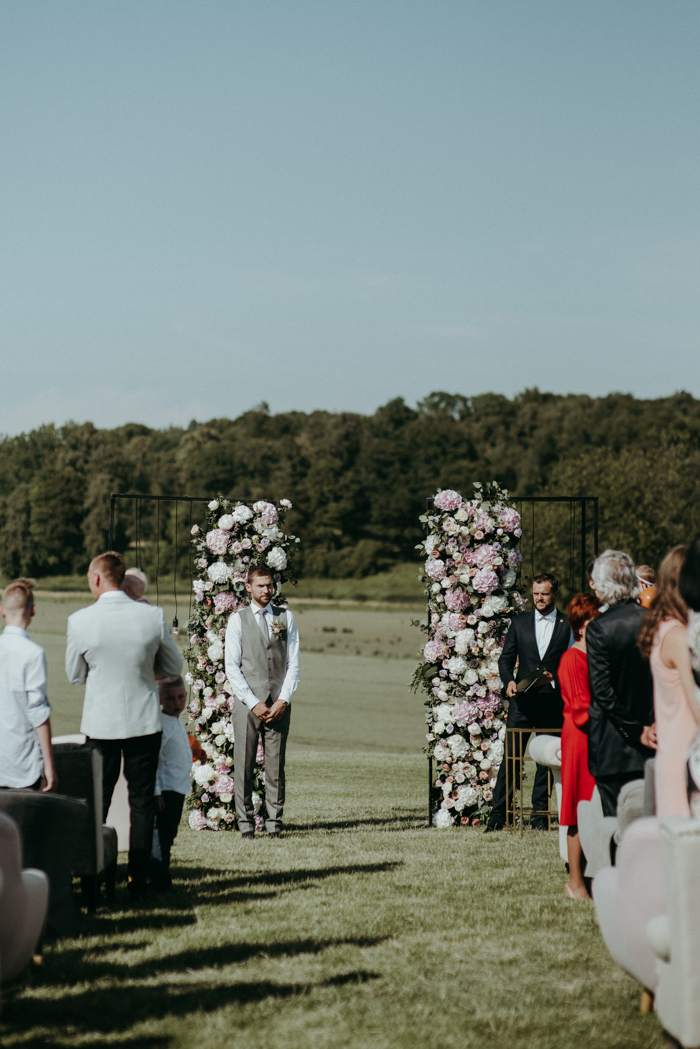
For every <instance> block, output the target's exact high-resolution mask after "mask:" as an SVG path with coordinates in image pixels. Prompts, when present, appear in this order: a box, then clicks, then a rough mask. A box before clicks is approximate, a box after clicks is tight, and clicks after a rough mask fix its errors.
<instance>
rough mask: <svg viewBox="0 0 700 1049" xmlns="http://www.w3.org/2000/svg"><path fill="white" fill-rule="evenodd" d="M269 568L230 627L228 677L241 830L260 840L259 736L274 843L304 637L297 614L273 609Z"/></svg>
mask: <svg viewBox="0 0 700 1049" xmlns="http://www.w3.org/2000/svg"><path fill="white" fill-rule="evenodd" d="M274 589H275V587H274V583H273V581H272V576H271V574H270V570H269V568H266V567H265V566H264V565H257V566H255V567H254V568H251V570H250V572H249V573H248V582H247V583H246V590H247V591H248V593H249V594H250V604H249V605H248V606H247V607H246V608H242V609H241V610H240V612H235V613H234V614H233V615H232V616H231V617H230V618H229V621H228V626H227V627H226V656H225V659H226V676H227V677H228V680H229V682H230V684H231V686H232V688H233V691H234V693H235V696H236V702H235V704H234V707H233V733H234V742H233V782H234V794H235V798H236V816H237V817H238V829H239V830H240V832H241V837H243V838H253V837H255V814H254V811H253V797H252V795H253V778H254V775H255V755H256V752H257V749H258V734H260V735H262V740H263V747H264V749H265V799H266V804H267V819H266V821H265V829H266V831H267V835H268V837H269V838H279V836H280V820H281V819H282V811H283V809H284V787H285V777H284V759H285V752H286V748H287V735H288V733H289V717H290V701H291V698H292V695H293V693H294V692H295V691H296V689H297V686H298V684H299V632H298V630H297V625H296V622H295V619H294V616H293V615H292V613H291V612H290V611H289V610H288V609H285V608H277V607H275V606H273V605H272V604H271V601H272V595H273V593H274Z"/></svg>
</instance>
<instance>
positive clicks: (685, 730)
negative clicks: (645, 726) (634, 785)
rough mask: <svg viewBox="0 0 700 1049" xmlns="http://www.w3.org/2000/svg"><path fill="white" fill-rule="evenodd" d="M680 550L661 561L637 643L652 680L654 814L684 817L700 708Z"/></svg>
mask: <svg viewBox="0 0 700 1049" xmlns="http://www.w3.org/2000/svg"><path fill="white" fill-rule="evenodd" d="M686 551H687V547H685V546H676V547H674V548H673V550H671V552H670V553H668V554H667V555H666V557H665V558H664V559H663V561H662V562H661V567H660V568H659V581H658V585H657V589H656V597H655V598H654V603H653V604H652V606H651V608H650V609H649V611H648V612H647V614H646V616H645V617H644V621H643V622H642V629H641V630H640V632H639V640H638V642H637V643H638V645H639V648H640V650H641V652H642V655H645V656H648V657H649V662H650V664H651V673H652V677H653V679H654V715H655V717H656V736H657V739H658V747H657V751H656V761H655V762H654V785H655V790H656V814H657V816H690V808H689V805H688V788H687V780H686V754H687V751H688V747H689V746H690V744H691V743H692V742H693V738H694V736H695V732H696V730H697V727H698V724H700V707H698V703H697V700H696V698H695V685H694V682H693V671H692V668H691V664H690V651H689V649H688V635H687V622H688V606H687V605H686V603H685V601H684V600H683V598H682V597H681V594H680V591H679V589H678V581H679V578H680V574H681V568H682V567H683V562H684V560H685V555H686Z"/></svg>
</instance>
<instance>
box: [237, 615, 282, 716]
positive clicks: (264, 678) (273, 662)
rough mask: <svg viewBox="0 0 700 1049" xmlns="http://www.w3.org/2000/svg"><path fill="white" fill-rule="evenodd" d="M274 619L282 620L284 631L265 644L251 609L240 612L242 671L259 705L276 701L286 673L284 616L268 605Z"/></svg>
mask: <svg viewBox="0 0 700 1049" xmlns="http://www.w3.org/2000/svg"><path fill="white" fill-rule="evenodd" d="M270 609H271V610H272V614H273V615H274V617H275V619H281V620H282V621H283V623H284V630H283V631H282V634H281V636H279V637H275V635H274V634H272V636H271V637H270V640H269V641H265V638H264V637H263V632H262V630H261V629H260V627H259V626H258V624H257V622H256V618H255V614H254V613H253V612H252V611H251V609H250V606H249V605H248V606H246V608H243V609H241V611H240V612H239V613H238V614H239V616H240V617H241V671H242V672H243V677H244V678H245V679H246V681H247V682H248V684H249V685H250V687H251V688H252V690H253V692H254V693H255V695H256V696H257V697H258V699H259V700H260V702H261V703H264V702H265V700H266V699H267V698H268V696H270V697H271V698H272V699H273V700H275V699H279V694H280V692H281V691H282V685H283V684H284V678H285V675H286V673H287V616H286V614H285V611H284V609H283V608H275V607H274V606H273V605H270Z"/></svg>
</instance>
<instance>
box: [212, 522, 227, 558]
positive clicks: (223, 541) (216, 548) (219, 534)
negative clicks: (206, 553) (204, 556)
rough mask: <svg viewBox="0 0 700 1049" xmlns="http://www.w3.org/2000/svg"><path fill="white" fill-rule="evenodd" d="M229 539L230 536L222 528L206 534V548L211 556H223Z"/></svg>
mask: <svg viewBox="0 0 700 1049" xmlns="http://www.w3.org/2000/svg"><path fill="white" fill-rule="evenodd" d="M230 538H231V536H230V534H229V533H228V532H225V531H224V529H223V528H214V529H212V531H211V532H207V546H208V547H209V549H210V550H211V552H212V553H213V554H225V553H226V549H227V547H228V543H229V539H230Z"/></svg>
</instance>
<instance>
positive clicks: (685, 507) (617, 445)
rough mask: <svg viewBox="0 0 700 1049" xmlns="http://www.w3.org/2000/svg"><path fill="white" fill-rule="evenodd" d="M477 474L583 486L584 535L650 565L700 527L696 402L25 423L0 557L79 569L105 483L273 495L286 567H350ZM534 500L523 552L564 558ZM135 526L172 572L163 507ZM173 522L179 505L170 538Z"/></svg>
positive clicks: (129, 537)
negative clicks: (108, 426)
mask: <svg viewBox="0 0 700 1049" xmlns="http://www.w3.org/2000/svg"><path fill="white" fill-rule="evenodd" d="M491 479H495V480H498V481H500V482H501V483H502V484H504V485H505V487H506V488H508V489H509V491H510V492H511V493H513V494H517V495H534V494H566V495H578V494H586V495H598V496H599V497H600V509H601V520H600V526H601V543H602V544H603V545H615V546H619V547H622V548H624V549H627V550H629V551H630V553H632V554H633V556H634V557H635V558H637V559H638V560H645V561H649V562H651V563H658V561H659V559H660V557H661V556H663V554H664V553H665V551H666V550H667V549H668V547H669V546H671V545H672V544H673V543H675V542H678V541H681V540H684V539H688V538H689V537H692V536H693V535H694V534H696V533H698V532H700V498H699V496H700V401H698V400H696V399H695V398H693V397H692V396H691V395H690V394H687V393H679V394H676V395H675V396H673V397H666V398H660V399H658V400H647V401H642V400H636V399H635V398H633V397H631V396H628V395H623V394H612V395H610V396H608V397H603V398H591V397H586V396H574V395H569V396H558V395H554V394H548V393H540V392H539V391H538V390H527V391H526V392H525V393H523V394H520V395H519V396H517V397H515V398H513V399H512V400H510V399H508V398H507V397H504V396H500V395H498V394H483V395H481V396H478V397H464V396H461V395H455V394H446V393H432V394H430V396H428V397H426V398H425V400H424V401H421V402H420V403H419V404H418V405H417V406H416V407H415V408H412V407H410V406H409V405H407V404H406V403H404V401H403V400H402V399H400V398H397V399H395V400H392V401H390V402H389V403H388V404H386V405H384V406H383V407H381V408H379V409H378V410H377V411H376V412H375V413H374V415H370V416H363V415H357V414H352V413H349V412H342V413H331V412H322V411H317V412H312V413H309V414H306V413H303V412H285V413H280V414H278V415H272V414H270V412H269V410H268V409H267V406H266V405H261V406H260V407H259V408H257V409H255V410H253V411H249V412H246V413H245V414H244V415H241V416H240V417H239V418H237V419H213V420H211V421H210V422H206V423H196V422H192V423H190V425H189V426H188V427H187V428H186V429H178V428H171V429H168V430H152V429H149V428H148V427H147V426H143V425H139V424H129V425H126V426H121V427H119V428H117V429H114V430H99V429H97V428H96V427H95V426H93V425H92V424H90V423H85V424H83V425H76V424H72V423H68V424H67V425H65V426H63V427H59V428H57V427H54V426H43V427H41V428H40V429H37V430H33V431H32V432H30V433H27V434H23V435H21V436H19V437H11V438H6V439H4V440H2V441H1V442H0V571H1V572H2V574H3V575H5V576H14V575H18V574H20V573H22V574H28V575H32V576H35V577H43V576H50V575H55V574H68V573H72V572H78V571H79V572H82V571H84V569H85V567H86V565H87V563H88V561H89V559H90V557H91V556H92V555H93V554H94V553H95V552H97V551H99V550H101V549H104V548H105V546H106V544H107V539H108V526H109V494H110V493H111V492H139V493H151V494H164V495H174V494H186V495H195V496H199V495H203V496H211V495H213V494H215V493H217V492H222V493H224V494H226V495H230V496H237V497H240V498H242V499H250V498H261V497H268V498H276V499H279V498H283V497H287V498H289V499H291V500H292V501H293V503H294V510H293V512H292V513H291V514H290V515H289V518H288V525H289V527H290V528H291V529H292V530H293V531H294V532H295V533H296V534H297V535H299V536H301V538H302V544H301V555H300V562H301V563H300V565H299V567H300V569H301V571H302V573H303V574H304V575H314V576H330V577H349V576H356V577H360V576H363V575H366V574H368V573H372V572H376V571H378V570H381V569H382V568H385V567H388V566H389V565H390V564H391V563H393V562H396V561H406V560H411V559H413V558H415V557H416V556H417V555H416V552H415V544H416V543H417V542H418V541H419V539H420V537H421V531H420V524H419V521H418V518H419V515H420V514H421V513H422V512H423V511H424V508H425V500H426V497H428V496H429V495H431V493H433V492H435V490H436V489H437V488H446V487H450V488H456V489H458V490H460V491H461V492H462V493H470V491H471V484H472V482H473V481H479V480H481V481H484V480H491ZM543 513H544V517H542V516H541V517H540V518H539V523H538V536H539V539H538V545H537V548H536V559H537V561H538V562H539V564H538V566H537V567H539V568H542V567H546V566H547V565H548V566H550V567H551V566H554V567H555V568H556V567H558V568H559V569H560V570H565V569H563V568H562V566H563V565H564V564H565V561H566V557H567V556H568V548H569V545H570V544H572V543H573V544H574V545H576V543H578V540H575V539H574V537H573V534H572V531H571V527H572V526H570V523H569V521H568V518H567V517H565V516H562V514H559V516H557V513H558V512H555V511H549V516H547V512H545V511H543ZM528 522H529V519H528ZM528 522H526V528H525V533H526V534H525V536H524V539H523V546H524V548H526V544H527V542H528V535H527V524H528ZM574 527H577V526H574ZM139 528H140V537H141V539H142V541H143V551H144V562H145V565H144V566H145V567H146V566H147V565H148V564H149V563H150V564H152V562H153V559H154V558H155V556H156V553H155V551H156V544H155V537H156V532H157V533H158V534H159V538H160V542H159V544H158V556H159V558H160V569H161V570H170V571H172V567H173V550H174V547H175V543H174V539H175V522H174V516H173V514H172V513H171V512H170V511H169V510H168V508H167V505H166V504H162V510H161V513H160V514H159V515H157V514H156V513H155V512H151V510H150V509H148V508H147V507H145V506H144V509H143V512H142V517H141V520H140V522H139ZM188 528H189V521H188V520H187V519H186V515H185V514H184V513H183V512H182V511H181V512H180V516H179V519H178V525H177V536H178V544H177V545H178V546H179V547H180V548H181V549H185V548H186V546H187V540H188ZM135 529H136V521H135V515H134V513H133V508H129V507H127V506H126V504H125V505H124V506H123V507H122V509H121V510H120V513H119V515H118V517H117V530H116V539H115V546H118V547H120V548H121V549H123V550H126V549H127V548H128V547H129V546H130V545H131V546H133V544H134V541H135V538H136V536H135ZM525 552H526V558H527V549H526V550H525ZM545 563H546V564H545ZM180 568H181V570H186V565H185V564H182V562H181V564H180Z"/></svg>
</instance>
